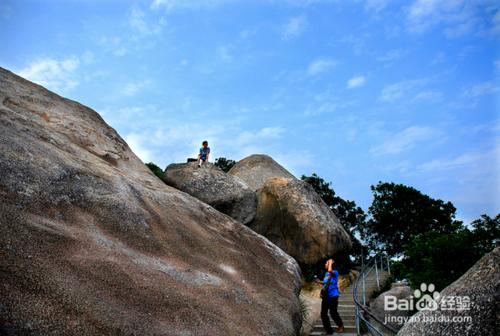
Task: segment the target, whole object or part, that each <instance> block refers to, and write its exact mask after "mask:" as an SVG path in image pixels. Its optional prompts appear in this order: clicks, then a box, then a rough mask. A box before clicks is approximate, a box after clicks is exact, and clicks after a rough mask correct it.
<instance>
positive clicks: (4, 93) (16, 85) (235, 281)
mask: <svg viewBox="0 0 500 336" xmlns="http://www.w3.org/2000/svg"><path fill="white" fill-rule="evenodd" d="M299 272H300V270H299V268H298V266H297V263H296V262H295V260H293V258H291V257H289V256H288V255H286V254H285V253H283V251H282V250H281V249H279V248H277V247H276V246H275V245H274V244H272V243H271V242H269V241H268V240H267V239H265V238H264V237H262V236H260V235H258V234H256V233H255V232H253V231H252V230H250V229H249V228H248V227H246V226H244V225H243V224H241V223H239V222H237V221H235V220H233V219H231V218H230V217H228V216H226V215H223V214H221V213H220V212H218V211H217V210H215V209H213V208H212V207H210V206H208V205H206V204H205V203H203V202H200V201H199V200H197V199H196V198H194V197H191V196H190V195H188V194H186V193H182V192H180V191H178V190H176V189H174V188H171V187H169V186H167V185H165V184H164V183H163V182H162V181H161V180H160V179H158V178H157V177H156V176H155V175H153V173H152V172H151V171H150V170H149V169H148V167H146V166H145V165H144V163H142V162H141V160H139V159H138V158H137V156H136V155H135V154H134V153H133V152H132V151H131V150H130V148H129V147H128V145H127V144H126V143H125V141H123V139H122V138H121V137H120V136H119V135H118V134H117V133H116V131H115V130H114V129H112V128H111V127H109V126H108V125H107V124H106V123H105V122H104V121H103V119H102V118H101V117H100V116H99V115H98V114H97V113H96V112H95V111H93V110H91V109H89V108H88V107H85V106H83V105H81V104H79V103H77V102H75V101H72V100H69V99H65V98H62V97H60V96H58V95H56V94H54V93H52V92H50V91H48V90H46V89H44V88H43V87H41V86H39V85H36V84H33V83H31V82H29V81H27V80H24V79H23V78H21V77H19V76H16V75H15V74H13V73H11V72H9V71H7V70H5V69H3V68H0V293H1V294H0V325H1V326H2V327H1V328H0V333H12V334H15V335H290V336H291V335H297V334H298V332H299V330H300V326H301V317H300V316H301V315H300V310H299V299H298V295H299V290H300V274H299Z"/></svg>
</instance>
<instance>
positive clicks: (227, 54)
mask: <svg viewBox="0 0 500 336" xmlns="http://www.w3.org/2000/svg"><path fill="white" fill-rule="evenodd" d="M231 48H232V47H231V46H229V45H221V46H219V47H218V48H217V55H218V56H219V58H220V59H221V60H222V61H224V62H231V61H232V60H233V56H232V54H231V51H230V50H231Z"/></svg>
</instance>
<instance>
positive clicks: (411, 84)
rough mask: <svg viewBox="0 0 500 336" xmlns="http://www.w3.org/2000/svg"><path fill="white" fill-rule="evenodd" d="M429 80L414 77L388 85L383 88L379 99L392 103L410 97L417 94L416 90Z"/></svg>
mask: <svg viewBox="0 0 500 336" xmlns="http://www.w3.org/2000/svg"><path fill="white" fill-rule="evenodd" d="M427 82H428V80H427V79H412V80H404V81H400V82H397V83H394V84H390V85H387V86H386V87H384V88H383V89H382V92H381V93H380V96H379V100H380V101H382V102H385V103H392V102H395V101H398V100H402V99H408V98H409V96H411V95H412V94H413V95H415V92H414V91H415V90H416V89H418V88H420V87H422V86H423V85H424V84H426V83H427ZM410 98H411V97H410ZM413 98H414V97H413Z"/></svg>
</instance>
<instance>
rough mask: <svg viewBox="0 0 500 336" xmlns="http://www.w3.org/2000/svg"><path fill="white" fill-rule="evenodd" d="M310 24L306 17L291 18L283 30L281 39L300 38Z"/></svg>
mask: <svg viewBox="0 0 500 336" xmlns="http://www.w3.org/2000/svg"><path fill="white" fill-rule="evenodd" d="M308 24H309V22H308V20H307V17H306V16H305V15H300V16H296V17H293V18H290V19H289V20H288V21H287V23H286V24H285V25H284V26H283V27H282V28H281V37H282V38H283V39H284V40H291V39H294V38H296V37H298V36H300V35H301V34H302V33H303V32H304V31H305V30H306V28H307V26H308Z"/></svg>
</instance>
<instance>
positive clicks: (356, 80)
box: [347, 76, 366, 89]
mask: <svg viewBox="0 0 500 336" xmlns="http://www.w3.org/2000/svg"><path fill="white" fill-rule="evenodd" d="M365 83H366V78H365V77H364V76H355V77H352V78H350V79H349V80H348V81H347V88H348V89H355V88H360V87H362V86H363V85H365Z"/></svg>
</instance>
